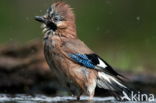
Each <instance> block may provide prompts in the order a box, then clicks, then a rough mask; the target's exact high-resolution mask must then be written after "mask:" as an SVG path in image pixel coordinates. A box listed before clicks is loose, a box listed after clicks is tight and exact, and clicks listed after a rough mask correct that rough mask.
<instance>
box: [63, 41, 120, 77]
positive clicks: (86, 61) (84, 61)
mask: <svg viewBox="0 0 156 103" xmlns="http://www.w3.org/2000/svg"><path fill="white" fill-rule="evenodd" d="M65 41H66V42H65V43H64V45H63V50H64V51H65V52H66V54H67V56H68V57H69V58H70V59H71V60H72V61H74V62H75V63H78V64H80V65H82V66H85V67H87V68H90V69H95V70H98V71H103V72H105V73H109V75H113V76H117V75H119V74H118V73H117V72H116V71H115V70H113V68H112V67H111V66H110V65H108V63H106V62H105V61H104V60H103V59H102V58H100V57H99V56H98V55H96V54H95V53H94V52H93V51H91V50H90V49H89V48H88V47H87V46H86V45H85V44H84V43H83V42H82V41H81V40H79V39H70V40H65Z"/></svg>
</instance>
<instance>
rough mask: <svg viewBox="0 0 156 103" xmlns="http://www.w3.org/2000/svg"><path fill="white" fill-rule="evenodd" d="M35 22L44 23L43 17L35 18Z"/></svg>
mask: <svg viewBox="0 0 156 103" xmlns="http://www.w3.org/2000/svg"><path fill="white" fill-rule="evenodd" d="M35 20H36V21H38V22H40V23H44V24H45V23H46V19H45V18H44V17H43V16H35Z"/></svg>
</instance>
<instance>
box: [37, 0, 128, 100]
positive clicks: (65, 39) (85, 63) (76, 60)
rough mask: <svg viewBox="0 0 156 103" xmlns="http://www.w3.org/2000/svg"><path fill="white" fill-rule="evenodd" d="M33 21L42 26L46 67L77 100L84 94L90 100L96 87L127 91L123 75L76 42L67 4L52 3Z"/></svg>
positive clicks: (72, 14) (69, 8)
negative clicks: (47, 66)
mask: <svg viewBox="0 0 156 103" xmlns="http://www.w3.org/2000/svg"><path fill="white" fill-rule="evenodd" d="M35 20H36V21H38V22H40V23H41V28H42V29H43V34H44V37H43V43H44V55H45V59H46V61H47V64H48V65H49V67H50V68H51V70H52V72H54V73H55V75H56V77H57V79H58V82H60V84H61V86H63V87H65V88H67V89H68V90H69V91H70V92H71V93H72V94H73V95H74V96H76V99H77V100H80V96H81V95H83V94H84V95H87V96H88V97H89V99H88V100H92V99H93V97H94V94H95V88H96V87H99V88H103V89H107V90H110V91H111V92H113V93H114V94H115V93H117V94H119V93H118V92H122V91H126V92H127V91H128V90H129V89H128V87H127V86H126V85H125V83H124V76H123V75H121V74H119V73H118V72H116V71H115V69H114V68H113V67H112V66H110V65H109V64H108V63H107V62H106V61H105V60H103V59H102V58H101V57H100V56H99V55H98V54H96V53H95V52H94V51H92V50H91V49H90V48H89V47H88V46H87V45H86V44H85V43H84V42H83V41H81V40H80V39H79V37H78V35H77V30H76V20H75V14H74V12H73V9H72V8H71V6H70V5H69V4H67V3H65V2H63V1H59V2H55V3H52V5H51V6H50V7H49V8H48V9H47V11H46V13H45V14H44V15H43V16H35ZM126 92H124V93H126ZM119 97H120V96H119Z"/></svg>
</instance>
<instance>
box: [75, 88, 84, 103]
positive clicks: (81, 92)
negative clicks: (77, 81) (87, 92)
mask: <svg viewBox="0 0 156 103" xmlns="http://www.w3.org/2000/svg"><path fill="white" fill-rule="evenodd" d="M82 94H83V91H82V90H81V91H80V93H79V95H78V96H77V97H76V99H77V101H80V96H81V95H82Z"/></svg>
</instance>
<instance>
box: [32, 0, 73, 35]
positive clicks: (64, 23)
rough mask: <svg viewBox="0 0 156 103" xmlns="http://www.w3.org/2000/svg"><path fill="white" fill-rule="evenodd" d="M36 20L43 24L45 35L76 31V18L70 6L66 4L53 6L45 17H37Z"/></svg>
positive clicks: (61, 3) (58, 3)
mask: <svg viewBox="0 0 156 103" xmlns="http://www.w3.org/2000/svg"><path fill="white" fill-rule="evenodd" d="M35 20H37V21H38V22H40V23H42V24H43V25H42V27H43V32H44V33H46V32H58V31H64V32H65V31H67V30H68V29H70V30H72V29H74V30H75V16H74V14H73V12H72V9H71V8H70V6H69V5H68V4H66V3H64V2H56V3H54V4H52V5H51V6H50V7H49V8H48V9H47V12H46V13H45V15H43V16H35Z"/></svg>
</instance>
